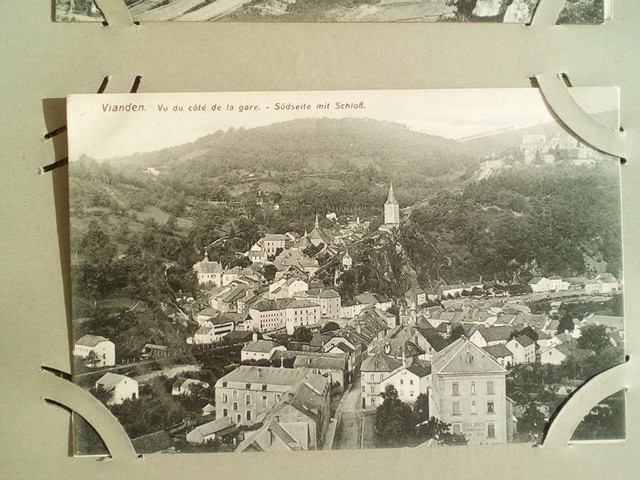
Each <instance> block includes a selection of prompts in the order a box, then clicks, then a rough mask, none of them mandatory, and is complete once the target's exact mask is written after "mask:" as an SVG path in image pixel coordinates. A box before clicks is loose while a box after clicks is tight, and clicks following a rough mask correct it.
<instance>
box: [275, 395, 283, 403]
mask: <svg viewBox="0 0 640 480" xmlns="http://www.w3.org/2000/svg"><path fill="white" fill-rule="evenodd" d="M280 398H282V395H281V394H280V393H276V402H279V401H280Z"/></svg>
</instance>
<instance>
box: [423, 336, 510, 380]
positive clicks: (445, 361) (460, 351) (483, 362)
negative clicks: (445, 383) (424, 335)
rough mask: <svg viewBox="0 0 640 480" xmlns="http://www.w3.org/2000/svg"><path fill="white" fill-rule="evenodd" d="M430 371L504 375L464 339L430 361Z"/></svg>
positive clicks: (493, 359)
mask: <svg viewBox="0 0 640 480" xmlns="http://www.w3.org/2000/svg"><path fill="white" fill-rule="evenodd" d="M431 363H432V371H433V372H435V373H437V374H449V373H458V374H460V373H462V374H474V373H477V374H487V373H496V374H506V372H507V371H506V370H505V369H504V368H503V367H502V366H501V365H500V364H499V363H498V362H496V360H495V358H493V357H492V356H491V355H489V354H488V353H487V352H485V351H484V350H483V349H481V348H480V347H478V346H476V345H474V344H473V343H471V342H470V341H469V339H468V338H466V337H460V338H459V339H458V340H456V341H455V342H453V343H452V344H451V345H449V346H447V347H446V348H444V349H443V350H441V351H440V352H438V353H437V354H436V355H434V356H433V359H432V362H431Z"/></svg>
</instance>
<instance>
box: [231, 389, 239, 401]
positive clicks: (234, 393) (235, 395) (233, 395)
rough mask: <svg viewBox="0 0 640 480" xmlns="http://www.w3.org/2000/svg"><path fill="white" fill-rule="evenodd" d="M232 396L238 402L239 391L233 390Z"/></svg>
mask: <svg viewBox="0 0 640 480" xmlns="http://www.w3.org/2000/svg"><path fill="white" fill-rule="evenodd" d="M231 396H232V397H233V399H234V400H236V399H237V398H238V390H233V392H231Z"/></svg>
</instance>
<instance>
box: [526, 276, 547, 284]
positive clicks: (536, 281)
mask: <svg viewBox="0 0 640 480" xmlns="http://www.w3.org/2000/svg"><path fill="white" fill-rule="evenodd" d="M542 280H546V278H545V277H533V278H532V279H531V280H529V283H527V285H537V284H538V283H540V282H541V281H542Z"/></svg>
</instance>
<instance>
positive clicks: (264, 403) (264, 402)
mask: <svg viewBox="0 0 640 480" xmlns="http://www.w3.org/2000/svg"><path fill="white" fill-rule="evenodd" d="M262 406H263V407H266V406H267V396H266V395H263V396H262Z"/></svg>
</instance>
